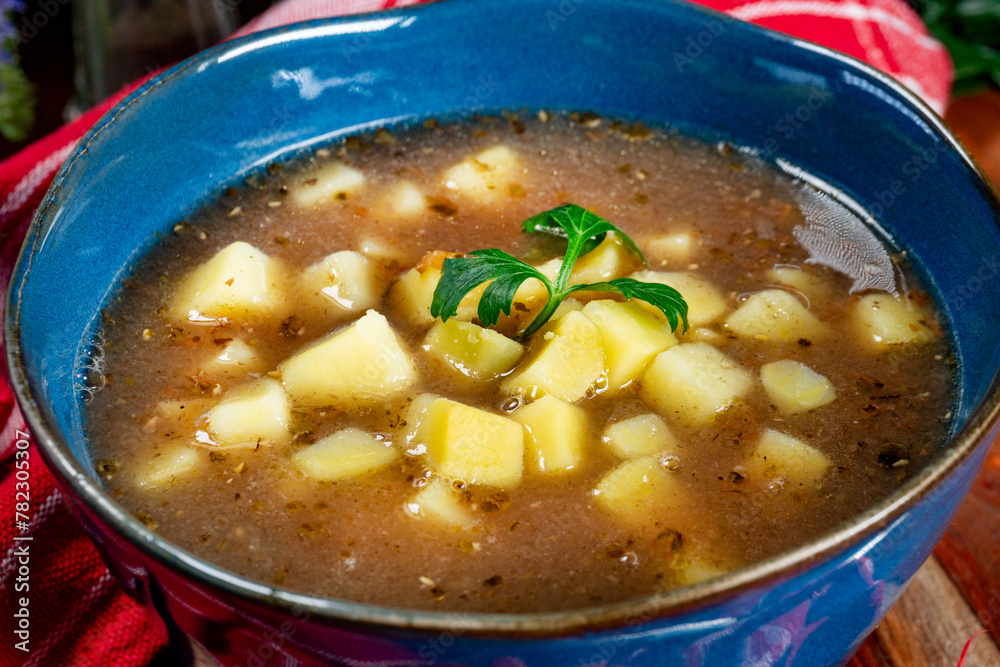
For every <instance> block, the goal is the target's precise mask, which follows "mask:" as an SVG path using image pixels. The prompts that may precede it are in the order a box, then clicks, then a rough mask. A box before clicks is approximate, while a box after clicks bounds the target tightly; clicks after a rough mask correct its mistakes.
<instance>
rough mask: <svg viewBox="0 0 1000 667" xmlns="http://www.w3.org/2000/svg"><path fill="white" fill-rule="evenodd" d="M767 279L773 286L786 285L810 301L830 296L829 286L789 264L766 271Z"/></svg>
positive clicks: (818, 278)
mask: <svg viewBox="0 0 1000 667" xmlns="http://www.w3.org/2000/svg"><path fill="white" fill-rule="evenodd" d="M766 275H767V279H768V280H770V281H771V282H773V283H774V284H775V285H787V286H788V287H791V288H792V289H795V290H798V291H800V292H802V293H803V294H805V295H806V296H807V297H809V298H810V299H819V298H823V297H826V296H827V295H828V294H830V291H831V286H830V284H829V283H828V282H827V281H825V280H823V279H822V278H820V277H819V276H817V275H814V274H812V273H808V272H807V271H806V270H805V269H802V268H800V267H798V266H793V265H789V264H779V265H777V266H775V267H773V268H771V269H768V271H767V274H766Z"/></svg>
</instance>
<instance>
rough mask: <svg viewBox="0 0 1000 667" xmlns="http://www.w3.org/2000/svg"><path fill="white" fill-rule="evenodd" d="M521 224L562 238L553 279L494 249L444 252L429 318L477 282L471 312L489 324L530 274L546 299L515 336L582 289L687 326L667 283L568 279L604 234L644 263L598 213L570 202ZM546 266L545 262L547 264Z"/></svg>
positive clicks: (441, 314)
mask: <svg viewBox="0 0 1000 667" xmlns="http://www.w3.org/2000/svg"><path fill="white" fill-rule="evenodd" d="M521 229H522V230H523V231H526V232H533V233H540V234H549V235H552V236H557V237H559V238H563V239H566V254H565V255H564V256H563V259H562V262H561V264H560V265H559V268H558V271H557V272H556V275H555V277H554V278H551V279H550V277H549V276H547V275H545V274H544V273H542V271H540V270H539V269H537V268H535V267H534V266H532V265H530V264H528V263H527V262H523V261H521V260H519V259H517V258H516V257H512V256H511V255H510V254H508V253H506V252H504V251H503V250H498V249H496V248H487V249H485V250H473V251H472V252H469V253H466V254H465V256H464V257H449V258H447V259H445V260H444V262H443V267H442V270H441V280H440V281H439V282H438V285H437V287H436V288H435V289H434V299H433V301H432V302H431V308H430V312H431V317H435V318H441V321H442V322H447V321H448V319H449V318H452V317H454V316H455V315H457V314H458V308H459V306H460V305H461V303H462V299H464V298H465V297H466V295H468V293H469V292H471V291H472V290H474V289H475V288H476V287H479V286H480V285H482V284H483V283H489V284H488V285H487V286H486V289H485V290H484V291H483V293H482V296H481V297H480V298H479V307H478V310H477V313H478V315H479V321H480V322H482V323H483V324H484V325H485V326H488V327H491V326H494V325H496V324H497V322H499V320H500V314H501V313H503V314H504V315H510V313H511V308H513V306H514V300H515V298H516V297H517V291H518V289H519V288H520V287H521V285H522V284H524V282H525V281H527V280H529V279H532V278H534V279H535V280H538V281H539V282H541V283H542V285H543V286H544V287H545V290H546V291H547V292H548V296H547V300H546V303H545V306H544V307H543V308H542V310H541V311H540V312H539V313H538V314H537V315H536V316H535V318H534V319H533V320H531V323H530V324H528V326H527V327H526V328H525V329H524V330H523V331H521V332H520V333H518V335H517V337H518V338H527V337H528V336H530V335H532V334H533V333H535V332H536V331H538V330H539V329H541V328H542V326H543V325H544V324H545V323H546V322H548V321H549V319H550V318H551V317H552V315H554V314H555V312H556V309H557V308H558V307H559V304H560V303H562V302H563V300H564V299H565V298H566V297H568V296H569V295H570V294H573V293H574V292H580V291H584V290H586V291H589V292H615V293H618V294H621V295H622V296H624V297H625V298H626V299H629V300H631V299H639V300H642V301H645V302H646V303H649V304H651V305H653V306H656V308H658V309H659V310H660V311H661V312H662V313H663V315H664V316H665V317H666V318H667V321H668V322H669V323H670V329H671V330H674V329H676V328H677V325H678V322H679V321H683V322H684V331H687V328H688V321H687V310H688V306H687V303H686V302H685V301H684V298H683V297H682V296H681V294H680V292H678V291H677V290H675V289H674V288H673V287H670V286H669V285H664V284H662V283H644V282H641V281H638V280H635V279H633V278H615V279H613V280H608V281H603V282H599V283H585V282H574V283H573V284H570V281H571V279H572V277H573V267H574V266H576V261H577V259H579V258H580V256H581V255H584V254H586V253H588V252H590V251H592V250H594V249H596V248H597V247H599V245H600V244H601V242H602V241H604V239H605V238H606V237H607V235H608V234H609V233H612V234H614V235H615V236H616V237H617V238H618V239H620V240H621V242H622V245H623V246H624V248H625V249H626V251H630V252H633V253H635V255H637V256H638V258H639V260H640V261H641V262H642V264H643V266H645V265H646V258H645V257H643V255H642V251H641V250H639V248H638V246H636V244H635V241H633V240H632V239H631V238H629V236H628V235H627V234H626V233H625V232H623V231H622V230H620V229H618V228H617V227H615V226H614V225H612V224H611V223H610V222H608V221H607V220H605V219H604V218H602V217H600V216H598V215H596V214H594V213H592V212H591V211H588V210H587V209H585V208H582V207H580V206H577V205H576V204H564V205H563V206H559V207H557V208H554V209H552V210H550V211H545V212H543V213H539V214H538V215H533V216H531V217H530V218H528V219H527V220H525V221H524V222H523V223H521ZM548 266H549V267H551V264H549V265H548Z"/></svg>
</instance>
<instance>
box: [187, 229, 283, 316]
mask: <svg viewBox="0 0 1000 667" xmlns="http://www.w3.org/2000/svg"><path fill="white" fill-rule="evenodd" d="M283 299H284V275H283V270H282V267H281V266H280V265H279V264H278V262H277V260H274V259H272V258H270V257H268V256H267V255H266V254H264V253H263V252H261V251H260V250H258V249H257V248H254V247H253V246H252V245H250V244H249V243H244V242H243V241H237V242H235V243H230V244H229V245H228V246H226V247H225V248H223V249H222V250H220V251H219V252H217V253H216V254H215V255H214V256H213V257H212V258H211V259H209V260H208V261H207V262H205V263H204V264H202V265H201V266H199V267H198V268H197V269H195V270H194V271H192V272H191V273H190V274H188V275H187V276H186V277H185V278H183V279H182V280H181V282H180V285H179V286H178V289H177V291H176V292H175V293H174V295H173V298H172V302H171V308H170V312H171V315H172V316H173V318H174V319H175V320H178V321H185V320H187V321H190V322H195V323H206V324H213V323H215V322H217V321H218V320H221V319H235V320H241V321H242V320H247V319H250V318H256V317H264V316H275V315H277V314H278V313H279V312H280V311H281V310H282V308H283V306H282V303H283Z"/></svg>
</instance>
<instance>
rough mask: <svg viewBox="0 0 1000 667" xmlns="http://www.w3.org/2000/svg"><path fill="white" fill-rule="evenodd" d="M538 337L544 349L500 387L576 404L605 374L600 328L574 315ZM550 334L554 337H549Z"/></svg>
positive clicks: (567, 316)
mask: <svg viewBox="0 0 1000 667" xmlns="http://www.w3.org/2000/svg"><path fill="white" fill-rule="evenodd" d="M543 331H544V333H541V332H540V333H538V334H536V336H540V337H541V338H542V341H541V345H540V346H539V347H538V350H537V352H535V353H533V354H532V356H531V358H530V359H529V360H528V361H526V362H524V363H523V364H522V365H521V367H520V368H519V369H518V370H516V371H515V372H514V374H513V375H511V376H510V377H508V378H507V379H506V380H504V382H503V384H502V385H501V387H502V388H503V390H504V391H505V392H507V393H508V394H525V395H527V396H531V397H535V396H541V395H544V394H552V395H553V396H555V397H557V398H561V399H563V400H564V401H569V402H570V403H574V402H576V401H578V400H580V399H581V398H583V397H584V396H586V394H587V390H588V389H590V387H591V386H593V384H594V382H596V381H597V378H598V376H599V375H601V373H603V372H604V348H603V347H602V345H601V334H600V332H599V331H598V330H597V325H596V324H594V323H593V322H591V321H590V320H589V319H588V318H587V317H586V316H585V315H583V314H581V313H580V312H577V311H572V312H569V313H567V314H566V315H564V316H563V317H561V318H559V319H558V320H556V322H555V323H554V325H553V327H552V328H551V329H548V328H546V329H543ZM550 334H551V335H550Z"/></svg>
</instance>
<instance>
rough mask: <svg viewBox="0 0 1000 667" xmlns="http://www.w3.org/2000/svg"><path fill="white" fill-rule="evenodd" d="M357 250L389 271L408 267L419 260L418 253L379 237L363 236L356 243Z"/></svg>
mask: <svg viewBox="0 0 1000 667" xmlns="http://www.w3.org/2000/svg"><path fill="white" fill-rule="evenodd" d="M358 250H359V251H360V252H361V254H362V255H364V256H365V257H367V258H368V259H370V260H371V261H373V262H377V263H380V264H383V265H385V266H387V267H389V268H391V269H397V268H400V267H403V266H410V265H411V264H413V263H414V262H415V261H417V260H418V259H419V256H418V253H416V252H414V251H413V250H412V249H410V248H409V247H407V246H403V245H399V244H394V243H390V242H389V241H387V240H386V239H384V238H382V237H379V236H365V237H363V238H361V239H360V240H359V241H358Z"/></svg>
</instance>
